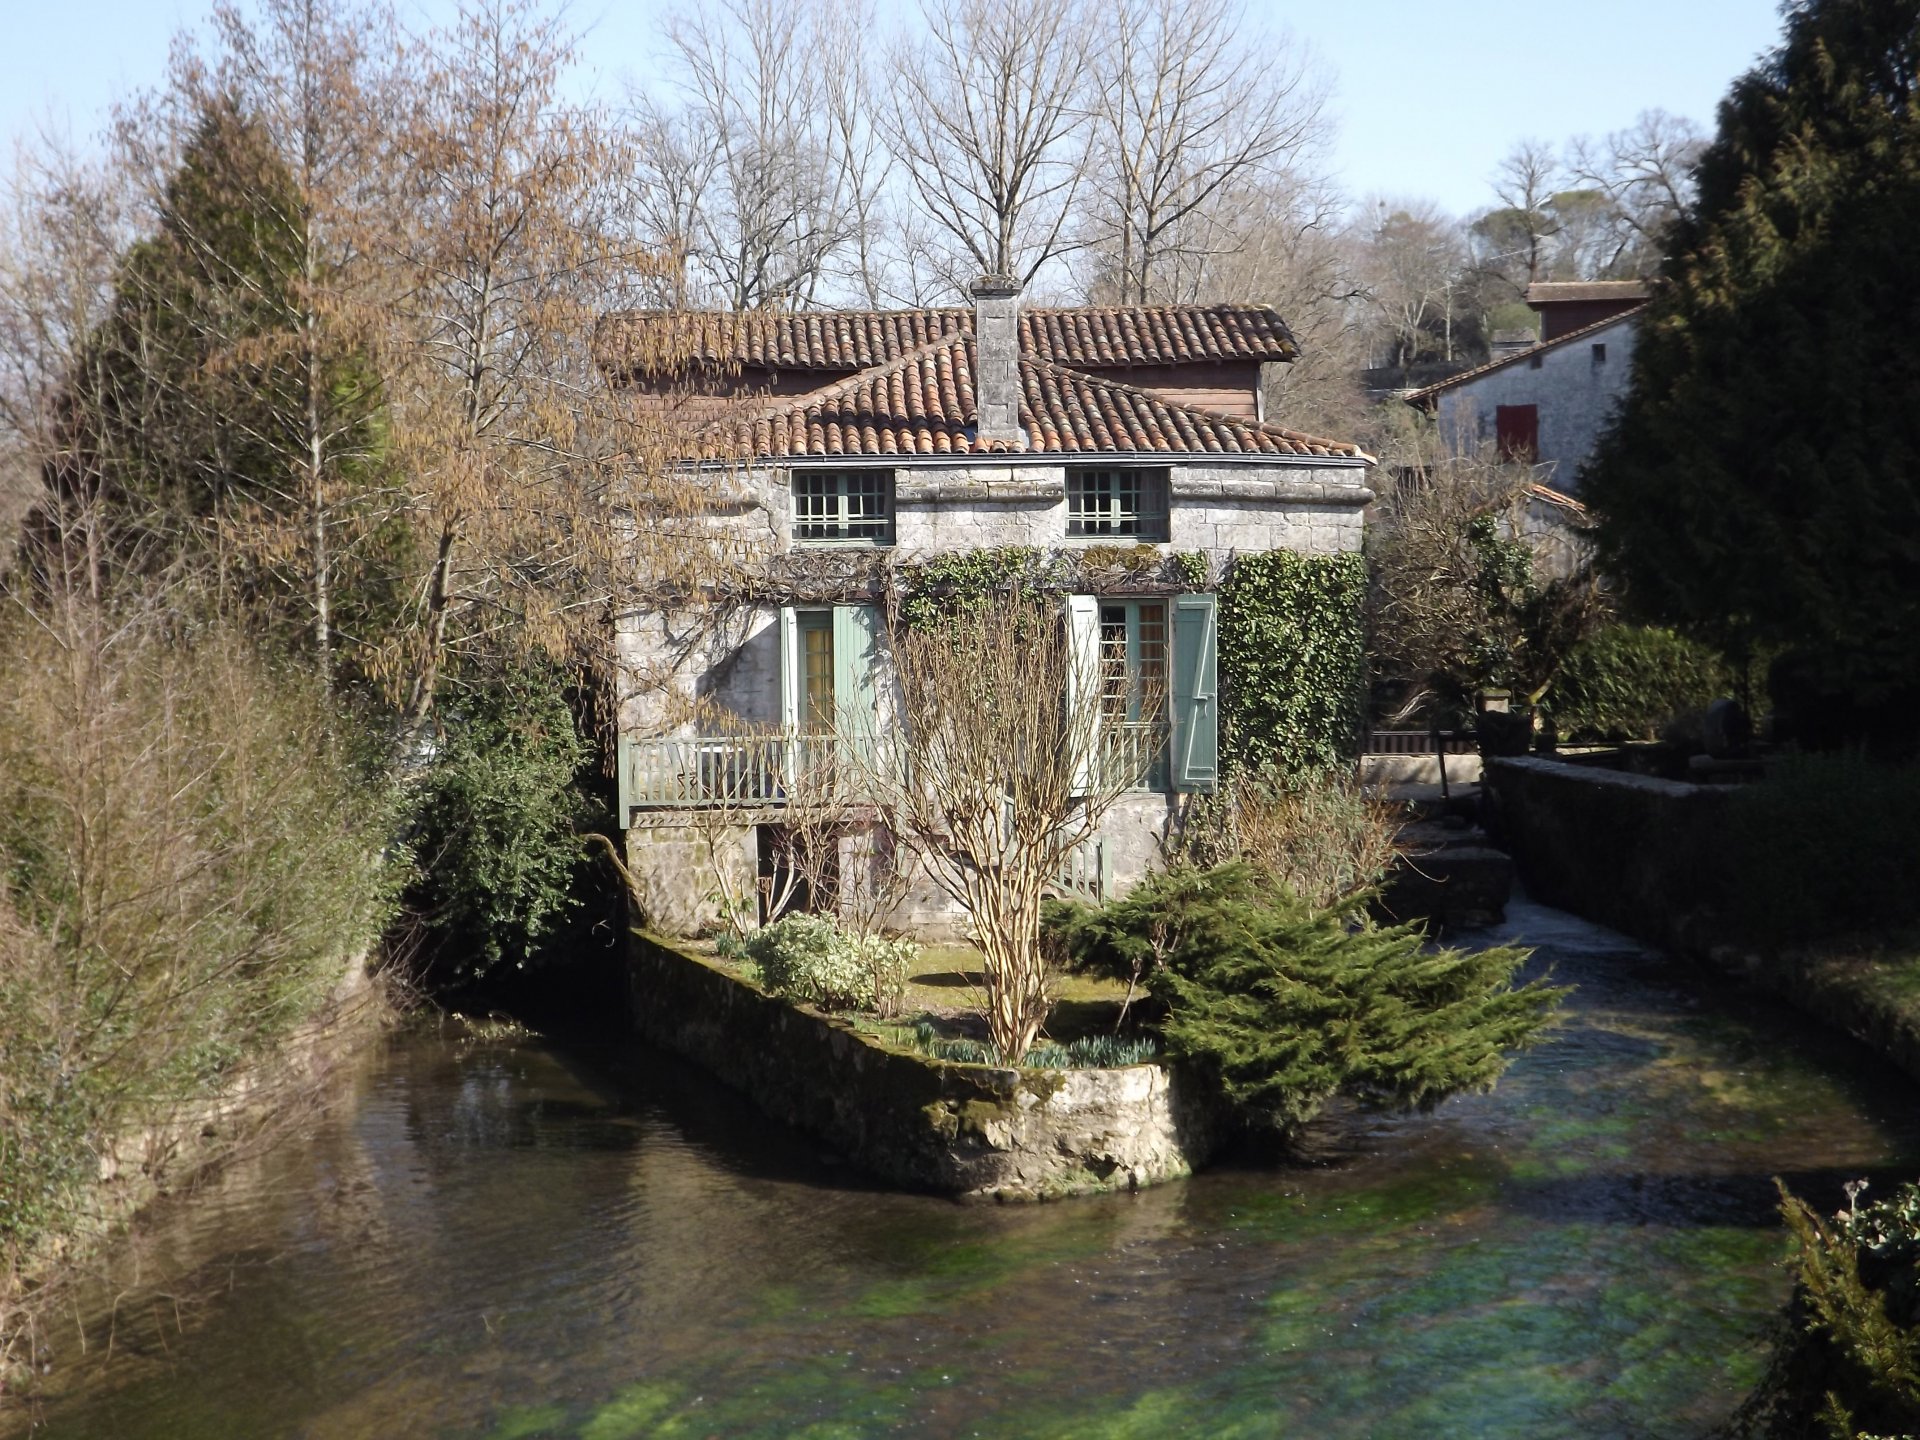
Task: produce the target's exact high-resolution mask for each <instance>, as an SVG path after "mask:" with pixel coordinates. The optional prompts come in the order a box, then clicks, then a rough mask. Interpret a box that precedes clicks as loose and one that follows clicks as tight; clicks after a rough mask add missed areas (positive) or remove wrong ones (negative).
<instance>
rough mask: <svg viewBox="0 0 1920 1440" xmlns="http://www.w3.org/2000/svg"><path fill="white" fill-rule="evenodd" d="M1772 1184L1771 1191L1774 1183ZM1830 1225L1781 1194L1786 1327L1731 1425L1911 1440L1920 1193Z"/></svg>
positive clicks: (1918, 1408)
mask: <svg viewBox="0 0 1920 1440" xmlns="http://www.w3.org/2000/svg"><path fill="white" fill-rule="evenodd" d="M1775 1183H1776V1184H1778V1183H1779V1182H1777V1181H1776V1182H1775ZM1846 1188H1847V1198H1848V1204H1847V1208H1846V1209H1845V1210H1843V1211H1841V1212H1840V1213H1839V1214H1838V1215H1836V1216H1834V1217H1833V1218H1832V1219H1831V1220H1827V1219H1823V1218H1822V1217H1821V1216H1820V1215H1819V1214H1818V1213H1817V1212H1816V1211H1815V1210H1814V1209H1813V1208H1812V1207H1811V1206H1809V1205H1808V1204H1807V1203H1806V1202H1805V1201H1803V1200H1801V1199H1799V1198H1798V1197H1796V1196H1794V1195H1792V1194H1790V1193H1789V1192H1788V1191H1787V1189H1786V1187H1785V1186H1784V1185H1781V1186H1780V1201H1781V1204H1780V1213H1781V1215H1782V1217H1783V1218H1784V1219H1785V1220H1786V1222H1787V1228H1788V1229H1789V1230H1791V1231H1792V1232H1793V1237H1794V1240H1795V1241H1796V1242H1797V1243H1796V1245H1795V1255H1794V1269H1795V1275H1796V1283H1795V1286H1794V1297H1793V1302H1792V1305H1791V1307H1790V1310H1789V1315H1790V1317H1791V1320H1792V1323H1791V1324H1790V1325H1789V1326H1788V1327H1787V1328H1786V1329H1785V1330H1784V1331H1783V1333H1782V1335H1781V1337H1780V1340H1779V1342H1778V1343H1777V1345H1776V1347H1775V1350H1774V1355H1773V1358H1772V1361H1771V1363H1770V1364H1769V1366H1768V1370H1767V1374H1766V1376H1765V1377H1764V1378H1763V1380H1762V1381H1761V1384H1760V1386H1759V1388H1758V1390H1757V1391H1756V1392H1755V1394H1754V1395H1753V1397H1752V1398H1751V1399H1750V1400H1749V1401H1748V1402H1747V1404H1746V1405H1745V1407H1743V1410H1742V1413H1741V1415H1740V1416H1739V1417H1738V1420H1737V1422H1736V1426H1735V1433H1737V1434H1742V1435H1767V1436H1786V1435H1794V1436H1799V1435H1827V1436H1831V1437H1833V1440H1868V1437H1871V1436H1882V1435H1884V1436H1892V1435H1911V1434H1915V1433H1920V1185H1903V1186H1901V1187H1900V1189H1899V1190H1898V1191H1897V1192H1896V1193H1895V1194H1894V1195H1893V1196H1891V1197H1890V1198H1889V1199H1886V1200H1883V1201H1880V1202H1877V1203H1873V1204H1868V1205H1861V1204H1859V1203H1858V1201H1859V1195H1860V1192H1861V1191H1863V1190H1865V1189H1866V1188H1867V1187H1866V1184H1865V1182H1864V1181H1862V1182H1857V1183H1856V1184H1853V1185H1849V1186H1847V1187H1846Z"/></svg>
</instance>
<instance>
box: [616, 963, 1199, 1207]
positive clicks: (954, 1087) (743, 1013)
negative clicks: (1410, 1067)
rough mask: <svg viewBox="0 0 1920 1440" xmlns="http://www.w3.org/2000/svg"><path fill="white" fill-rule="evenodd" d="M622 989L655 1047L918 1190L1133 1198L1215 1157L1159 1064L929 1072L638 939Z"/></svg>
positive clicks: (925, 1062)
mask: <svg viewBox="0 0 1920 1440" xmlns="http://www.w3.org/2000/svg"><path fill="white" fill-rule="evenodd" d="M628 983H629V994H630V998H631V1011H632V1017H633V1024H634V1027H635V1029H636V1030H638V1031H639V1033H640V1034H641V1035H642V1036H644V1037H645V1038H646V1039H648V1040H650V1041H652V1042H653V1043H655V1044H657V1045H661V1046H663V1047H665V1048H666V1049H668V1050H671V1051H673V1052H674V1053H676V1054H678V1055H682V1056H684V1057H685V1058H687V1059H689V1060H691V1061H693V1062H694V1063H696V1064H698V1065H700V1066H702V1067H703V1068H705V1069H707V1070H708V1071H710V1072H711V1073H712V1074H713V1075H714V1076H715V1077H716V1078H718V1079H719V1080H721V1081H723V1082H724V1083H725V1084H727V1085H730V1086H732V1087H733V1088H734V1089H736V1090H739V1091H741V1092H743V1093H744V1094H746V1095H747V1096H748V1097H749V1098H751V1099H752V1100H753V1101H754V1102H755V1103H756V1104H758V1105H759V1106H760V1108H761V1109H762V1110H764V1111H765V1112H766V1113H767V1114H769V1115H770V1116H772V1117H773V1118H774V1119H776V1120H779V1121H781V1122H783V1123H785V1124H789V1125H793V1126H795V1127H797V1128H799V1129H801V1130H805V1131H807V1132H808V1133H809V1134H812V1135H815V1136H817V1137H819V1138H820V1139H823V1140H825V1141H827V1142H828V1143H829V1144H831V1145H834V1146H835V1147H837V1148H838V1149H839V1150H841V1151H842V1152H843V1153H844V1154H845V1155H846V1156H847V1158H848V1159H849V1160H851V1161H852V1162H853V1163H854V1164H856V1165H858V1166H859V1167H860V1168H862V1169H864V1170H866V1171H868V1172H870V1173H872V1174H875V1175H878V1176H881V1177H882V1178H883V1179H886V1180H889V1181H891V1182H893V1183H894V1184H896V1185H901V1186H905V1187H907V1188H910V1189H916V1190H931V1191H935V1192H938V1193H941V1194H949V1195H958V1196H963V1197H966V1198H971V1199H999V1200H1040V1199H1050V1198H1054V1197H1058V1196H1064V1195H1077V1194H1086V1193H1091V1192H1096V1191H1101V1190H1124V1189H1135V1188H1138V1187H1139V1186H1142V1185H1150V1184H1153V1183H1155V1182H1156V1181H1160V1180H1167V1179H1171V1178H1173V1177H1175V1176H1180V1175H1186V1174H1189V1173H1190V1172H1191V1171H1192V1169H1193V1167H1194V1166H1195V1165H1198V1164H1200V1163H1202V1162H1203V1161H1204V1160H1205V1159H1206V1157H1207V1155H1208V1153H1209V1152H1210V1151H1211V1149H1212V1147H1213V1142H1214V1126H1213V1123H1212V1117H1211V1115H1210V1114H1209V1113H1208V1110H1207V1107H1206V1106H1204V1105H1203V1104H1200V1103H1198V1102H1197V1100H1196V1097H1195V1096H1194V1094H1193V1092H1192V1088H1191V1086H1190V1085H1187V1084H1184V1083H1183V1082H1182V1079H1181V1077H1180V1076H1178V1075H1177V1074H1175V1073H1172V1072H1170V1071H1168V1070H1166V1069H1163V1068H1162V1067H1160V1066H1158V1065H1127V1066H1121V1067H1118V1068H1115V1069H1110V1070H1011V1069H1000V1068H997V1067H993V1066H987V1065H955V1064H950V1063H948V1062H944V1061H938V1060H930V1059H928V1058H926V1057H925V1056H922V1055H917V1054H913V1053H910V1052H907V1051H902V1050H895V1049H890V1048H888V1047H886V1046H883V1045H881V1044H879V1043H877V1042H875V1041H873V1040H871V1039H869V1038H868V1037H865V1036H862V1035H860V1034H858V1033H857V1032H855V1031H854V1030H853V1029H852V1027H851V1026H850V1025H849V1024H847V1022H845V1021H844V1020H840V1019H838V1018H835V1017H832V1016H825V1015H820V1014H816V1013H814V1012H812V1011H808V1010H802V1009H798V1008H796V1007H794V1006H792V1005H789V1004H787V1003H786V1002H785V1001H781V1000H776V999H774V998H773V997H771V996H769V995H765V994H763V993H761V992H760V991H759V990H756V989H755V988H753V987H752V986H750V985H748V984H746V983H745V982H744V981H741V980H738V979H736V978H734V977H733V976H732V975H729V974H727V973H726V972H725V971H724V970H721V969H719V968H718V967H717V966H714V965H712V964H710V963H708V962H707V961H706V960H704V959H703V958H702V957H700V956H698V955H694V954H690V953H688V952H686V951H683V950H681V949H679V948H677V947H675V946H673V945H671V944H670V943H667V942H665V941H662V940H660V939H658V938H656V937H653V936H649V935H644V934H635V936H634V937H633V940H632V944H631V948H630V951H629V961H628Z"/></svg>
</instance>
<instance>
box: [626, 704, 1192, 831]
mask: <svg viewBox="0 0 1920 1440" xmlns="http://www.w3.org/2000/svg"><path fill="white" fill-rule="evenodd" d="M1102 736H1103V739H1104V749H1105V763H1106V764H1107V765H1108V766H1109V767H1112V768H1110V769H1109V771H1108V774H1109V775H1110V776H1112V777H1113V778H1114V779H1117V780H1119V781H1120V783H1122V784H1124V785H1126V786H1127V787H1128V788H1130V789H1135V790H1164V789H1165V788H1166V783H1167V778H1166V777H1167V727H1166V726H1165V725H1164V724H1160V723H1156V722H1133V721H1128V722H1123V723H1114V722H1111V721H1110V722H1108V724H1107V725H1106V727H1105V729H1104V730H1103V731H1102ZM865 743H866V745H867V746H869V747H870V746H871V745H872V743H873V742H872V741H870V740H869V741H867V742H865ZM846 744H847V742H846V741H844V740H836V739H835V738H834V737H833V736H830V735H698V736H681V737H667V738H663V739H644V738H637V737H632V736H625V735H623V736H621V737H620V776H619V781H620V815H621V819H622V821H623V822H624V823H625V824H632V823H633V821H632V816H633V812H634V811H637V810H714V809H729V810H748V811H754V810H775V809H782V808H784V807H785V806H786V804H787V801H788V792H789V790H790V789H792V788H794V786H795V785H796V784H798V785H801V786H804V787H805V793H807V794H808V795H810V796H811V795H819V794H821V793H823V791H824V790H826V789H828V788H829V787H831V788H832V789H833V790H836V791H838V792H839V793H841V794H843V795H845V796H847V797H848V798H849V799H859V798H861V791H862V787H863V783H864V779H865V776H866V775H867V773H868V772H869V770H870V768H871V767H870V765H869V764H867V763H863V761H862V759H861V758H860V757H858V756H855V755H852V754H849V753H848V752H847V750H846V748H845V747H846ZM873 753H874V752H873V750H872V749H871V748H869V749H866V750H865V751H864V754H865V755H867V756H871V755H872V754H873Z"/></svg>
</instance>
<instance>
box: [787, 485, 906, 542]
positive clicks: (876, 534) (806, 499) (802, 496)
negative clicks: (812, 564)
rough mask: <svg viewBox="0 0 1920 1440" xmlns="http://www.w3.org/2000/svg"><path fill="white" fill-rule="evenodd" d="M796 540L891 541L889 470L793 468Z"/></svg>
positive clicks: (891, 517)
mask: <svg viewBox="0 0 1920 1440" xmlns="http://www.w3.org/2000/svg"><path fill="white" fill-rule="evenodd" d="M793 540H794V543H795V544H796V545H891V544H892V543H893V472H892V471H891V470H796V471H794V472H793Z"/></svg>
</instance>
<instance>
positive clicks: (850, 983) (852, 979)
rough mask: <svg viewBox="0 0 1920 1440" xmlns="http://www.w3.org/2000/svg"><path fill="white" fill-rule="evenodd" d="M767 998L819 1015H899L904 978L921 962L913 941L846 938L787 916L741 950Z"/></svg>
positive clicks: (826, 925) (809, 918)
mask: <svg viewBox="0 0 1920 1440" xmlns="http://www.w3.org/2000/svg"><path fill="white" fill-rule="evenodd" d="M743 949H744V950H745V953H746V956H747V958H748V959H749V960H751V961H753V963H754V966H755V968H756V969H757V970H758V971H759V974H760V983H761V984H762V985H764V986H765V987H766V988H767V991H768V993H769V994H773V995H778V996H779V997H780V998H781V999H783V1000H800V1001H804V1002H806V1003H807V1004H809V1005H818V1006H819V1007H820V1008H821V1009H822V1010H875V1009H879V1010H881V1013H883V1014H892V1013H897V1011H898V1009H899V1005H900V1002H901V1000H902V999H903V998H904V996H905V993H906V985H907V975H908V972H909V971H910V970H911V969H912V967H913V964H914V962H915V961H916V960H918V959H919V957H920V947H919V946H918V945H917V944H915V943H914V942H913V941H911V940H889V939H884V938H882V937H881V936H878V935H872V936H867V937H866V938H864V939H862V938H860V937H858V936H853V935H849V934H848V933H847V932H846V931H844V930H842V929H841V928H840V927H839V926H838V925H836V924H834V922H833V921H831V920H829V919H826V918H824V917H822V916H818V915H789V916H787V917H785V918H784V919H781V920H776V921H774V922H773V924H771V925H768V926H766V927H765V928H764V929H761V930H756V931H755V932H754V933H753V934H752V935H749V936H748V937H747V939H746V942H745V944H744V946H743Z"/></svg>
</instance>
